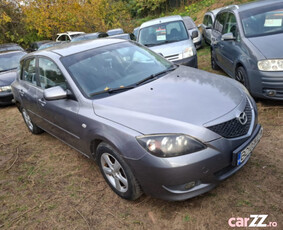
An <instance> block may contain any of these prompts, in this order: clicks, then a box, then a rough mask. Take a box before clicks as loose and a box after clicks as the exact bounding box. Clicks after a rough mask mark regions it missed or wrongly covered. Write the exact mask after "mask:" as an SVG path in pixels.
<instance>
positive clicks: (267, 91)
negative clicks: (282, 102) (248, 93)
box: [265, 89, 276, 97]
mask: <svg viewBox="0 0 283 230" xmlns="http://www.w3.org/2000/svg"><path fill="white" fill-rule="evenodd" d="M265 92H266V94H267V96H269V97H274V96H275V95H276V90H273V89H268V90H266V91H265Z"/></svg>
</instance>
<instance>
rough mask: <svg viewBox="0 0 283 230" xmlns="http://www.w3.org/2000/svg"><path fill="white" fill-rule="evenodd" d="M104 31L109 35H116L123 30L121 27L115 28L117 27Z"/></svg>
mask: <svg viewBox="0 0 283 230" xmlns="http://www.w3.org/2000/svg"><path fill="white" fill-rule="evenodd" d="M106 33H107V34H108V35H109V36H112V35H116V34H123V33H124V30H123V29H122V28H117V29H112V30H108V31H107V32H106Z"/></svg>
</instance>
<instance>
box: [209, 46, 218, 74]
mask: <svg viewBox="0 0 283 230" xmlns="http://www.w3.org/2000/svg"><path fill="white" fill-rule="evenodd" d="M210 55H211V58H210V61H211V68H212V69H213V70H219V69H220V68H219V66H218V65H217V63H216V61H215V58H214V52H213V51H212V50H211V52H210Z"/></svg>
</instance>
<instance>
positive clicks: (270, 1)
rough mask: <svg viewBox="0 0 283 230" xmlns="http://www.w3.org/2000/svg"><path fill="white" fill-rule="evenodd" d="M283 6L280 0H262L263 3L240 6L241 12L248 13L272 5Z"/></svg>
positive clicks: (256, 2)
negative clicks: (247, 11)
mask: <svg viewBox="0 0 283 230" xmlns="http://www.w3.org/2000/svg"><path fill="white" fill-rule="evenodd" d="M275 3H278V4H280V3H281V4H282V1H279V0H261V1H255V2H250V3H245V4H242V5H239V12H241V11H246V10H251V9H254V8H257V7H265V6H269V5H272V4H275Z"/></svg>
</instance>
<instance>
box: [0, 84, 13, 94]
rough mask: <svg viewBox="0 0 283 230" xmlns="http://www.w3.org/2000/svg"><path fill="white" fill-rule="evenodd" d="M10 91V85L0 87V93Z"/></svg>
mask: <svg viewBox="0 0 283 230" xmlns="http://www.w3.org/2000/svg"><path fill="white" fill-rule="evenodd" d="M11 90H12V89H11V86H10V85H7V86H1V87H0V92H11Z"/></svg>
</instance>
